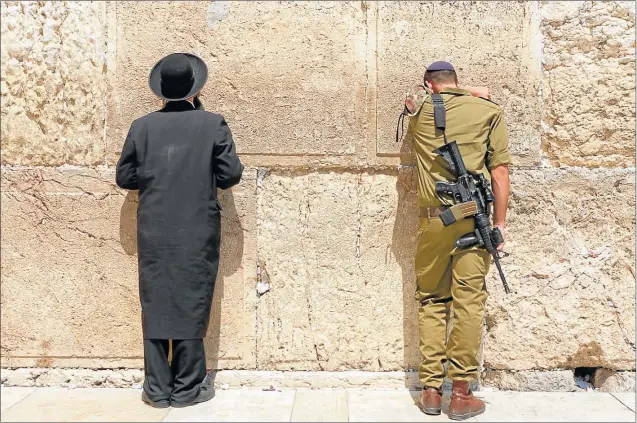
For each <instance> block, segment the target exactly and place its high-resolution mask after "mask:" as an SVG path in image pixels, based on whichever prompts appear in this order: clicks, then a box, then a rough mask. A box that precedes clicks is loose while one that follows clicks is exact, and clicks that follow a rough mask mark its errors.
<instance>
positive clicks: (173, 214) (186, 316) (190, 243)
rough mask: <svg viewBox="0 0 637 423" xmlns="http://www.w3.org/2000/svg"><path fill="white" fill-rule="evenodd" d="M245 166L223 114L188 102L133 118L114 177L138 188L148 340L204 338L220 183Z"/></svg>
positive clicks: (230, 181)
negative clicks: (210, 111)
mask: <svg viewBox="0 0 637 423" xmlns="http://www.w3.org/2000/svg"><path fill="white" fill-rule="evenodd" d="M242 172H243V165H242V164H241V162H240V161H239V158H238V157H237V154H236V150H235V145H234V142H233V140H232V135H231V133H230V129H229V128H228V125H227V124H226V122H225V120H224V118H223V117H222V116H220V115H216V114H213V113H209V112H206V111H203V110H195V108H194V107H193V106H192V104H190V103H189V102H187V101H180V102H170V103H168V105H167V106H166V107H164V108H163V109H162V110H160V111H157V112H153V113H150V114H148V115H146V116H144V117H142V118H140V119H137V120H136V121H134V122H133V124H132V125H131V127H130V130H129V132H128V136H127V137H126V141H125V143H124V147H123V150H122V156H121V158H120V160H119V162H118V164H117V174H116V181H117V185H119V186H120V187H121V188H125V189H129V190H136V189H138V190H139V208H138V210H137V249H138V259H139V296H140V299H141V305H142V327H143V331H144V339H196V338H204V337H205V335H206V331H207V329H208V321H209V316H210V307H211V305H212V294H213V291H214V286H215V279H216V277H217V269H218V266H219V245H220V241H221V238H220V236H221V230H220V229H221V228H220V225H221V215H220V213H221V206H220V204H219V202H218V201H217V188H221V189H227V188H230V187H232V186H233V185H235V184H237V183H239V180H240V179H241V174H242Z"/></svg>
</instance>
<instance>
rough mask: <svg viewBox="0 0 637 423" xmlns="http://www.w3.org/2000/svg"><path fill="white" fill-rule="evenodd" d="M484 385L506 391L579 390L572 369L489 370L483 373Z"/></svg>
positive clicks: (482, 380)
mask: <svg viewBox="0 0 637 423" xmlns="http://www.w3.org/2000/svg"><path fill="white" fill-rule="evenodd" d="M481 382H482V384H483V385H484V386H489V387H494V388H498V389H501V390H505V391H538V392H573V391H576V390H577V387H576V386H575V379H574V377H573V371H572V370H556V371H546V372H542V371H539V372H535V371H521V372H509V371H503V370H488V371H486V372H485V373H484V374H483V375H482V379H481Z"/></svg>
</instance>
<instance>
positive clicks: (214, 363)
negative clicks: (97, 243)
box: [119, 190, 244, 369]
mask: <svg viewBox="0 0 637 423" xmlns="http://www.w3.org/2000/svg"><path fill="white" fill-rule="evenodd" d="M219 201H220V202H221V205H222V208H223V210H222V212H221V257H220V258H219V272H218V274H217V280H216V283H215V292H214V295H213V301H212V309H211V311H210V325H209V327H208V333H207V335H206V338H205V339H204V345H205V346H206V359H207V368H208V369H217V368H218V363H219V358H220V357H219V338H220V326H221V301H222V299H223V287H224V280H225V278H226V277H229V276H230V275H233V274H234V273H236V271H237V270H238V269H239V267H240V266H241V260H242V257H243V244H244V242H243V227H242V226H241V220H240V219H239V216H238V215H237V209H236V207H235V201H234V196H233V194H232V191H230V190H229V191H222V192H220V196H219ZM138 205H139V196H138V193H137V191H129V192H128V194H127V195H126V198H125V199H124V204H122V208H121V212H120V226H119V237H120V242H121V244H122V248H123V249H124V251H125V252H126V254H128V255H136V254H137V207H138Z"/></svg>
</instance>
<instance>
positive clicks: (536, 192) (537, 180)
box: [484, 169, 635, 370]
mask: <svg viewBox="0 0 637 423" xmlns="http://www.w3.org/2000/svg"><path fill="white" fill-rule="evenodd" d="M508 222H509V223H508V233H509V239H510V240H509V242H508V243H507V246H506V250H507V251H508V252H510V253H511V254H512V255H511V256H510V257H509V258H506V259H504V260H503V266H504V270H505V272H506V274H507V277H508V279H509V281H510V286H511V288H512V290H513V291H514V293H513V294H510V295H506V294H504V292H503V289H502V286H501V284H500V281H499V280H498V279H497V278H496V277H495V276H494V277H492V278H490V280H489V289H490V293H491V296H490V299H489V301H488V303H487V307H488V313H487V319H486V324H487V339H486V346H485V358H484V367H485V368H487V369H510V370H527V369H555V368H567V369H573V368H575V367H607V368H610V369H615V370H633V369H634V368H635V367H634V366H635V344H634V340H635V296H634V292H635V269H634V263H635V174H634V170H625V171H622V170H595V171H593V170H582V169H577V170H576V169H571V170H542V171H540V170H529V171H516V172H515V173H514V174H513V175H512V197H511V202H510V218H509V219H508ZM492 275H495V272H494V273H493V274H492Z"/></svg>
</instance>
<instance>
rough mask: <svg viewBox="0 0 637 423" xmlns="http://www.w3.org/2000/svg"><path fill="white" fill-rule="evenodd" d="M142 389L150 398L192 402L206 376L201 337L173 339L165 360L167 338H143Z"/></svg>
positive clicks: (185, 402)
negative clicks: (170, 352) (169, 360)
mask: <svg viewBox="0 0 637 423" xmlns="http://www.w3.org/2000/svg"><path fill="white" fill-rule="evenodd" d="M144 375H145V378H144V391H145V392H146V395H147V396H148V399H150V400H151V401H161V400H171V401H175V402H179V403H182V404H187V403H191V402H193V401H194V400H195V399H196V398H197V395H199V387H200V385H201V382H203V380H204V378H205V377H206V353H205V350H204V345H203V339H182V340H177V339H173V356H172V363H168V339H144Z"/></svg>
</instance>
